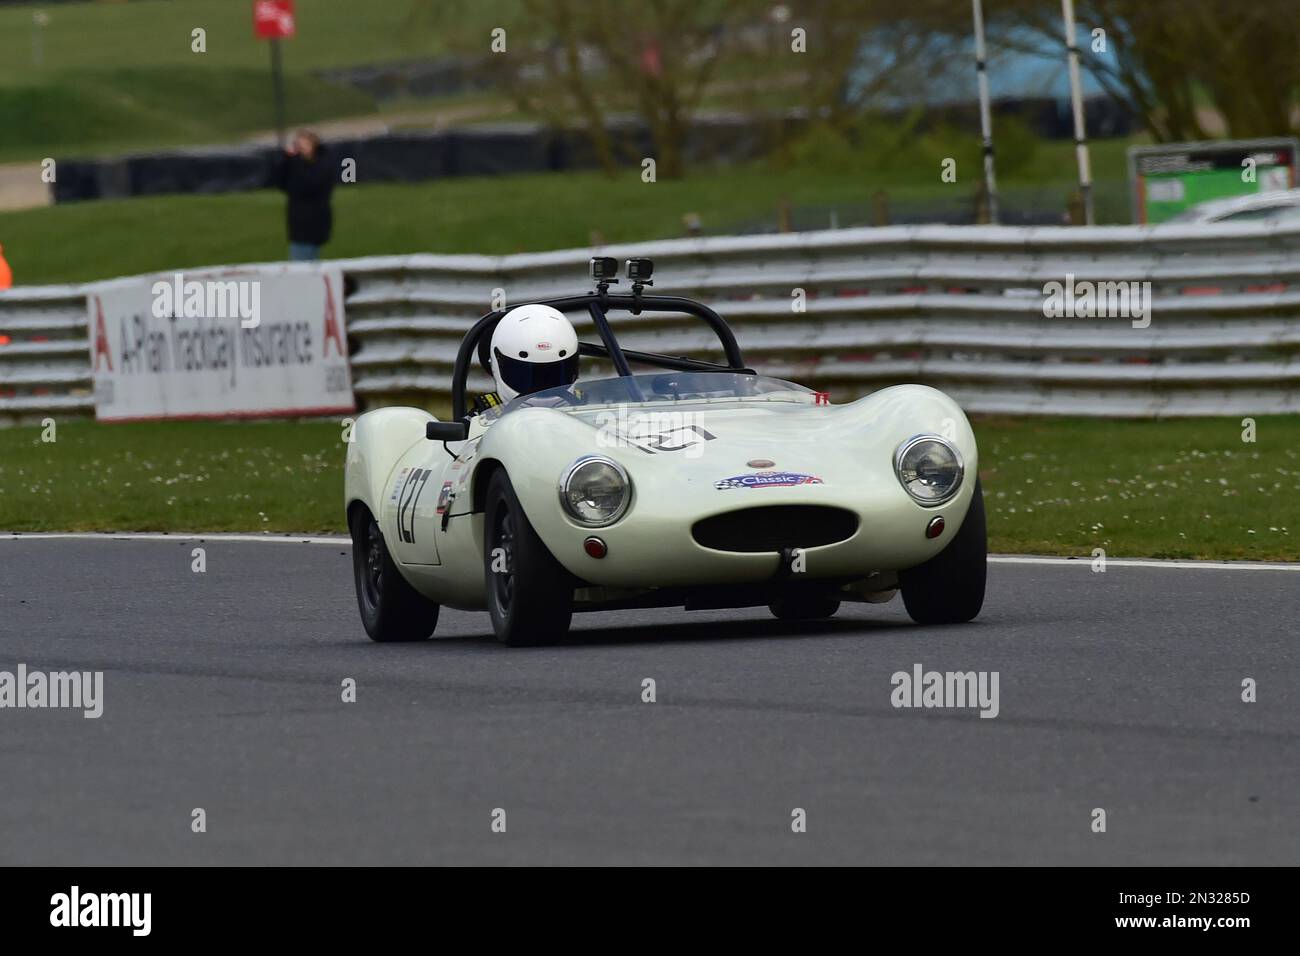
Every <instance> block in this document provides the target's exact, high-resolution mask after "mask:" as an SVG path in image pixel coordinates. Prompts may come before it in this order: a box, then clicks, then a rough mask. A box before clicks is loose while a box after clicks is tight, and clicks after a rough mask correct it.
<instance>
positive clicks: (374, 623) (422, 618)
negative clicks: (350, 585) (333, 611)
mask: <svg viewBox="0 0 1300 956" xmlns="http://www.w3.org/2000/svg"><path fill="white" fill-rule="evenodd" d="M349 525H350V530H351V532H352V576H353V579H354V581H355V583H356V587H357V607H358V608H360V610H361V623H362V624H363V625H364V626H365V629H366V633H367V634H369V635H370V638H371V640H375V641H379V642H380V643H383V644H387V643H390V642H392V643H396V642H402V641H423V640H427V639H428V637H429V636H430V635H431V634H433V631H434V628H436V627H437V626H438V604H437V603H435V602H434V601H430V600H429V599H428V598H427V597H425V596H424V595H423V594H421V593H420V592H418V591H416V590H415V588H413V587H411V585H410V584H408V583H407V580H406V578H404V577H402V573H401V572H400V571H398V570H397V565H396V564H394V563H393V558H392V555H390V554H389V553H388V545H387V544H386V543H385V542H384V535H383V532H381V531H380V530H379V523H378V522H377V521H375V517H374V515H372V514H371V513H370V511H369V509H367V508H365V507H360V506H359V507H357V508H354V509H353V511H352V518H351V520H350V521H349Z"/></svg>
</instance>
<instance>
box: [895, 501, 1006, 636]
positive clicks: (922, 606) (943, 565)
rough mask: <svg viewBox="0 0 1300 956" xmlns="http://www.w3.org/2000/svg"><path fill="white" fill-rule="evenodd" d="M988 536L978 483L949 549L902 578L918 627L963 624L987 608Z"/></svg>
mask: <svg viewBox="0 0 1300 956" xmlns="http://www.w3.org/2000/svg"><path fill="white" fill-rule="evenodd" d="M987 561H988V533H987V531H986V529H985V525H984V490H983V488H981V487H980V482H979V479H978V478H977V479H975V494H974V496H973V497H972V498H971V502H970V508H968V509H967V511H966V520H964V521H963V522H962V523H961V527H960V528H958V529H957V533H956V534H955V535H954V536H953V539H952V540H951V541H949V542H948V546H947V547H945V548H944V549H943V550H942V551H940V552H939V553H938V554H936V555H935V556H934V557H933V558H931V559H930V560H929V561H927V562H925V564H921V565H917V566H916V567H914V568H910V569H908V570H906V571H900V572H899V574H898V584H899V588H900V590H901V591H902V592H903V604H904V605H905V606H906V607H907V613H908V615H909V616H910V617H911V618H912V620H913V621H915V622H916V623H917V624H961V623H963V622H965V621H969V620H972V619H973V618H974V617H975V616H976V615H977V614H979V612H980V608H982V607H983V606H984V578H985V570H986V567H987Z"/></svg>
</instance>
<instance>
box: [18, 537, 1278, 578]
mask: <svg viewBox="0 0 1300 956" xmlns="http://www.w3.org/2000/svg"><path fill="white" fill-rule="evenodd" d="M22 540H37V541H59V540H63V541H218V542H224V541H229V542H232V543H236V544H246V543H268V544H330V545H349V546H350V545H351V544H352V540H351V539H350V538H349V537H347V536H346V535H293V534H224V533H218V534H203V533H201V532H197V533H193V534H181V533H177V534H162V533H161V532H99V533H97V532H71V531H53V532H41V531H38V532H31V533H21V532H0V541H22ZM1093 560H1094V559H1093V558H1091V557H1089V556H1081V557H1077V558H1063V557H1052V556H1046V555H1030V554H1023V555H1022V554H991V555H989V563H990V564H1039V565H1053V564H1055V565H1076V566H1079V567H1083V566H1089V565H1091V564H1092V562H1093ZM1106 565H1107V566H1108V567H1118V568H1177V569H1188V570H1200V571H1300V562H1297V563H1295V564H1278V563H1270V562H1263V561H1173V560H1170V561H1166V560H1160V559H1158V558H1107V559H1106Z"/></svg>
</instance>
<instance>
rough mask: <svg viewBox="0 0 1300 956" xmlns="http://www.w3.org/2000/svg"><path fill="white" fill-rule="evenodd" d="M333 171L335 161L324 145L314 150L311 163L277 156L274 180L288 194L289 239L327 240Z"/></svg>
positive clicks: (300, 158)
mask: <svg viewBox="0 0 1300 956" xmlns="http://www.w3.org/2000/svg"><path fill="white" fill-rule="evenodd" d="M334 171H335V166H334V163H333V162H331V161H330V158H329V156H328V155H327V154H326V152H325V149H324V148H323V147H322V148H320V149H317V150H316V158H315V159H314V160H312V161H310V162H308V161H307V160H306V159H304V158H303V157H301V156H281V157H280V159H279V161H278V163H277V164H276V169H275V173H274V182H275V185H276V186H277V187H278V188H280V189H282V190H284V191H285V193H287V194H288V196H289V241H290V242H307V243H311V244H312V245H314V246H323V245H325V243H327V242H329V241H330V229H331V228H332V226H333V224H334V223H333V216H332V214H331V213H330V193H331V192H332V191H333V189H334V178H335V177H334Z"/></svg>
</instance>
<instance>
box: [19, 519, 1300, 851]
mask: <svg viewBox="0 0 1300 956" xmlns="http://www.w3.org/2000/svg"><path fill="white" fill-rule="evenodd" d="M195 546H196V542H195V541H193V540H190V539H181V538H173V539H170V540H157V541H154V540H132V541H120V540H108V539H105V540H83V539H76V538H69V539H59V538H51V539H32V538H29V539H26V540H18V541H15V540H0V670H8V671H13V670H14V669H15V668H16V666H17V665H18V664H19V663H25V664H26V665H27V667H28V668H29V669H44V670H51V671H53V670H102V671H104V672H105V674H104V713H103V716H102V717H101V718H99V719H97V720H93V719H85V718H83V716H82V714H81V712H80V711H70V710H49V709H46V710H31V709H21V710H20V709H3V710H0V766H3V772H2V773H0V791H2V793H3V799H2V800H0V864H76V865H85V864H108V865H115V864H149V863H153V864H234V863H266V864H314V863H329V864H386V863H397V864H439V863H513V862H530V863H560V864H568V863H614V864H617V863H651V864H658V863H732V864H748V863H813V862H817V863H871V864H934V863H939V864H955V863H992V864H1065V863H1081V864H1104V863H1118V864H1138V863H1149V864H1246V863H1252V864H1291V865H1294V864H1296V863H1298V862H1300V666H1297V665H1298V662H1300V655H1298V654H1297V646H1298V645H1300V573H1296V572H1294V571H1268V570H1213V569H1200V568H1197V569H1189V568H1160V567H1154V568H1153V567H1131V566H1116V565H1115V564H1113V563H1112V565H1111V566H1110V567H1109V568H1108V570H1107V571H1106V573H1104V574H1097V573H1092V571H1091V570H1090V567H1089V564H1088V563H1087V562H1086V561H1080V562H1076V563H1072V564H1069V565H1061V564H1055V565H1037V564H1009V563H999V564H994V565H992V566H991V567H990V586H989V595H988V601H987V603H986V605H985V612H984V614H983V616H982V617H981V619H980V620H979V621H978V622H976V623H975V624H972V625H968V626H964V627H957V628H948V629H939V628H921V627H917V626H914V625H912V624H911V623H910V622H908V620H907V618H906V616H905V614H904V611H903V608H902V604H901V601H899V600H895V601H894V602H893V603H891V604H888V605H883V606H871V605H853V606H849V605H846V606H845V609H844V610H842V611H841V613H840V615H839V616H838V617H837V618H836V619H834V620H833V621H830V622H826V623H822V624H817V625H811V626H809V625H802V626H791V625H786V624H782V623H779V622H777V621H775V620H773V619H772V618H771V617H770V616H769V614H768V613H767V611H766V610H765V609H754V610H749V611H728V612H695V613H692V614H687V613H685V612H680V611H650V612H628V613H618V614H599V615H591V614H589V615H580V616H576V617H575V627H576V632H575V634H574V639H573V642H572V643H571V644H570V645H567V646H564V647H558V648H544V649H536V650H527V649H525V650H511V649H508V648H504V647H502V646H500V645H498V644H497V643H496V642H495V641H494V640H493V639H492V637H491V632H490V628H489V625H488V621H487V616H486V614H464V613H458V612H454V611H445V610H444V612H443V616H442V620H441V622H440V624H439V633H438V637H439V638H441V639H435V640H434V641H431V642H428V643H426V644H419V645H405V646H402V645H398V646H381V645H377V644H373V643H371V642H370V641H369V640H368V639H366V637H365V634H364V633H363V631H362V630H361V626H360V623H359V621H358V617H357V610H356V606H355V599H354V597H353V592H352V581H351V565H350V557H349V556H348V547H347V544H346V543H345V542H339V543H332V544H320V543H317V544H298V543H293V544H290V543H240V542H232V541H218V540H208V541H207V542H206V543H205V544H204V545H203V547H204V548H205V549H206V560H207V570H206V572H205V573H202V574H199V573H194V572H193V571H192V570H191V561H192V559H191V549H192V548H193V547H195ZM918 663H919V664H921V665H923V666H924V668H925V669H927V670H929V669H936V670H941V671H946V670H961V671H966V670H988V671H997V672H998V673H999V675H1000V684H999V686H1000V705H999V706H1000V712H999V714H998V716H997V717H996V718H992V719H982V718H980V717H979V716H978V714H977V713H976V712H975V711H974V710H937V709H930V710H926V709H895V708H894V707H893V706H892V705H891V702H890V701H891V692H892V690H893V687H892V685H891V680H890V678H891V674H893V673H894V672H895V671H908V672H910V671H911V670H912V667H913V665H914V664H918ZM349 677H350V678H354V679H355V680H356V683H357V700H356V702H355V703H344V702H343V701H342V699H341V696H342V694H341V689H340V688H341V683H342V681H343V680H344V679H345V678H349ZM647 677H648V678H653V679H654V680H655V682H656V692H657V701H656V702H655V703H643V702H642V700H641V693H642V680H643V678H647ZM1247 677H1250V678H1254V679H1255V680H1256V681H1257V682H1258V702H1256V703H1243V702H1242V700H1241V694H1242V690H1241V683H1242V680H1243V679H1244V678H1247ZM196 807H202V808H203V809H204V810H205V811H206V815H207V832H205V833H193V832H191V826H190V824H191V811H192V810H193V809H194V808H196ZM495 808H503V809H504V810H505V811H506V821H507V827H506V832H505V833H494V832H492V829H491V826H490V824H491V817H492V813H493V810H494V809H495ZM794 808H803V809H804V810H805V811H806V814H807V832H806V833H794V832H792V830H791V819H792V817H791V814H792V810H793V809H794ZM1094 808H1104V809H1105V811H1106V814H1107V828H1106V832H1105V833H1094V832H1092V829H1091V824H1092V820H1093V816H1092V811H1093V809H1094Z"/></svg>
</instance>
